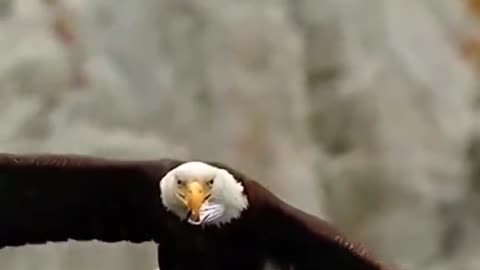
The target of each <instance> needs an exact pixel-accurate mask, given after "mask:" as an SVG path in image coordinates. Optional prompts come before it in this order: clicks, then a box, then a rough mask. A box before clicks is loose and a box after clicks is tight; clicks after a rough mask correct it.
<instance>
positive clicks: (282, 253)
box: [0, 154, 389, 270]
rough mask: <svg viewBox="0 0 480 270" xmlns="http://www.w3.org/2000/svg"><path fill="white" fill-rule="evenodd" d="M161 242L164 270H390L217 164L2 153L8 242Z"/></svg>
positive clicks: (1, 194)
mask: <svg viewBox="0 0 480 270" xmlns="http://www.w3.org/2000/svg"><path fill="white" fill-rule="evenodd" d="M68 240H77V241H89V240H98V241H102V242H109V243H113V242H119V241H129V242H132V243H142V242H147V241H154V242H156V243H157V244H158V266H159V267H160V269H161V270H186V269H195V270H204V269H205V270H206V269H208V270H224V269H225V270H240V269H241V270H244V269H252V270H255V269H263V268H264V266H265V265H266V264H267V263H269V264H273V265H275V266H277V267H278V268H279V269H296V270H307V269H346V270H349V269H351V270H387V269H389V268H387V267H386V266H385V265H383V264H381V263H380V262H379V260H378V259H376V258H374V257H373V256H372V255H371V254H370V253H369V252H367V250H366V249H365V248H364V247H363V246H362V245H360V244H356V243H352V242H350V241H349V240H347V239H346V238H345V237H344V236H343V235H342V234H341V233H339V232H338V231H337V230H335V229H334V228H333V226H332V225H330V224H329V223H327V222H326V221H324V220H322V219H320V218H318V217H315V216H313V215H310V214H307V213H305V212H303V211H301V210H299V209H297V208H294V207H292V206H290V205H288V204H287V203H286V202H284V201H282V200H281V199H279V198H278V197H277V196H275V195H274V194H273V193H272V192H270V191H269V190H268V189H266V188H265V187H263V186H262V185H261V184H259V183H258V182H256V181H254V180H252V179H250V178H248V177H247V176H246V175H244V174H242V173H241V172H239V171H237V170H235V169H233V168H231V167H228V166H227V165H224V164H222V163H218V162H208V161H182V160H175V159H159V160H120V159H107V158H97V157H90V156H82V155H67V154H23V155H22V154H0V248H3V247H15V246H21V245H28V244H42V243H46V242H60V241H68Z"/></svg>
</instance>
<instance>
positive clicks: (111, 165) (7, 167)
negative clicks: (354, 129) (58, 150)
mask: <svg viewBox="0 0 480 270" xmlns="http://www.w3.org/2000/svg"><path fill="white" fill-rule="evenodd" d="M179 163H180V162H179V161H174V160H168V159H164V160H160V161H157V162H134V161H121V160H110V159H101V158H92V157H85V156H76V155H52V154H50V155H13V154H1V155H0V247H4V246H18V245H25V244H35V243H44V242H47V241H66V240H68V239H73V240H93V239H96V240H100V241H104V242H117V241H131V242H136V243H137V242H144V241H151V240H154V239H158V237H159V234H161V233H162V231H161V230H162V227H161V226H160V225H162V224H163V222H162V219H164V217H165V212H166V211H165V208H164V207H163V206H162V204H161V201H160V191H159V187H158V183H159V181H160V179H161V178H162V177H163V175H164V174H165V173H167V172H168V171H169V170H171V169H172V168H173V167H174V166H176V165H178V164H179Z"/></svg>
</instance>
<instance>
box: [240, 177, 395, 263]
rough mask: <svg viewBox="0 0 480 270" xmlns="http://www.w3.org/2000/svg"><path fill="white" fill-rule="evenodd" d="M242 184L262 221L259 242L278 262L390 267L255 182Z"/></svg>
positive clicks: (330, 227) (259, 221)
mask: <svg viewBox="0 0 480 270" xmlns="http://www.w3.org/2000/svg"><path fill="white" fill-rule="evenodd" d="M243 183H244V185H245V188H246V193H247V196H248V197H249V202H250V207H252V209H253V211H252V212H253V213H254V214H253V215H254V219H255V220H256V221H255V222H258V223H260V224H261V225H260V226H258V228H259V229H260V230H261V232H259V234H258V235H259V236H260V238H261V239H259V241H260V242H261V244H262V245H263V246H264V247H265V248H266V252H267V254H268V255H269V256H270V257H271V258H272V259H273V260H274V261H276V262H277V263H279V264H280V265H282V266H293V269H302V270H305V269H348V270H387V269H389V268H387V267H386V266H384V265H381V264H380V262H379V261H377V260H376V259H375V258H374V257H373V256H372V255H371V254H369V253H368V252H367V250H366V249H365V248H364V247H362V246H361V245H359V244H354V243H352V242H349V241H348V240H347V239H346V238H345V237H344V236H343V235H342V234H340V233H339V232H338V231H337V230H335V229H334V228H333V227H332V226H331V225H330V224H328V223H327V222H325V221H323V220H321V219H319V218H317V217H315V216H312V215H309V214H307V213H305V212H302V211H300V210H299V209H296V208H294V207H292V206H290V205H288V204H286V203H285V202H283V201H282V200H280V199H279V198H277V197H276V196H275V195H273V194H272V193H271V192H270V191H268V190H267V189H266V188H264V187H262V186H261V185H260V184H258V183H256V182H254V181H250V180H243Z"/></svg>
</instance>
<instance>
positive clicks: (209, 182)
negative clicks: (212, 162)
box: [208, 178, 213, 186]
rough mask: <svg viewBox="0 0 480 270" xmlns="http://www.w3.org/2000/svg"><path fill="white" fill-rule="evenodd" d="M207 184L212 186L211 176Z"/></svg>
mask: <svg viewBox="0 0 480 270" xmlns="http://www.w3.org/2000/svg"><path fill="white" fill-rule="evenodd" d="M208 185H209V186H212V185H213V178H212V179H210V181H208Z"/></svg>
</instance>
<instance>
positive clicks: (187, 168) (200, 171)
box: [160, 161, 248, 225]
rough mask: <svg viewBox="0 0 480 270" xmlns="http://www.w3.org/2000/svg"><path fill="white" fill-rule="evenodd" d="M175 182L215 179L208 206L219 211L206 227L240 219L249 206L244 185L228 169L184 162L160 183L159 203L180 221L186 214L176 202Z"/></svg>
mask: <svg viewBox="0 0 480 270" xmlns="http://www.w3.org/2000/svg"><path fill="white" fill-rule="evenodd" d="M177 179H198V180H200V181H209V180H210V179H214V182H213V185H212V187H211V190H210V192H211V197H210V200H209V203H210V204H212V205H218V206H220V207H219V208H221V210H222V212H221V213H217V217H216V218H214V219H213V220H209V221H208V222H206V224H214V225H221V224H224V223H228V222H230V221H231V220H232V219H235V218H238V217H240V214H241V213H242V211H243V210H244V209H246V208H247V207H248V200H247V197H246V196H245V195H244V194H243V189H244V188H243V186H242V184H241V183H239V182H238V181H236V180H235V178H234V177H233V175H232V174H230V173H229V172H228V171H227V170H225V169H221V168H217V167H215V166H212V165H209V164H206V163H204V162H200V161H191V162H186V163H183V164H181V165H179V166H178V167H176V168H174V169H173V170H171V171H169V172H168V173H167V174H166V175H165V176H164V177H163V178H162V180H161V181H160V190H161V194H162V195H161V196H162V203H163V204H164V205H165V207H166V208H167V210H169V211H171V212H173V213H174V214H176V215H177V216H178V217H180V218H182V219H183V218H185V217H186V214H187V209H186V206H185V205H184V204H183V203H182V202H181V201H179V200H178V199H177V197H176V189H177Z"/></svg>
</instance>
